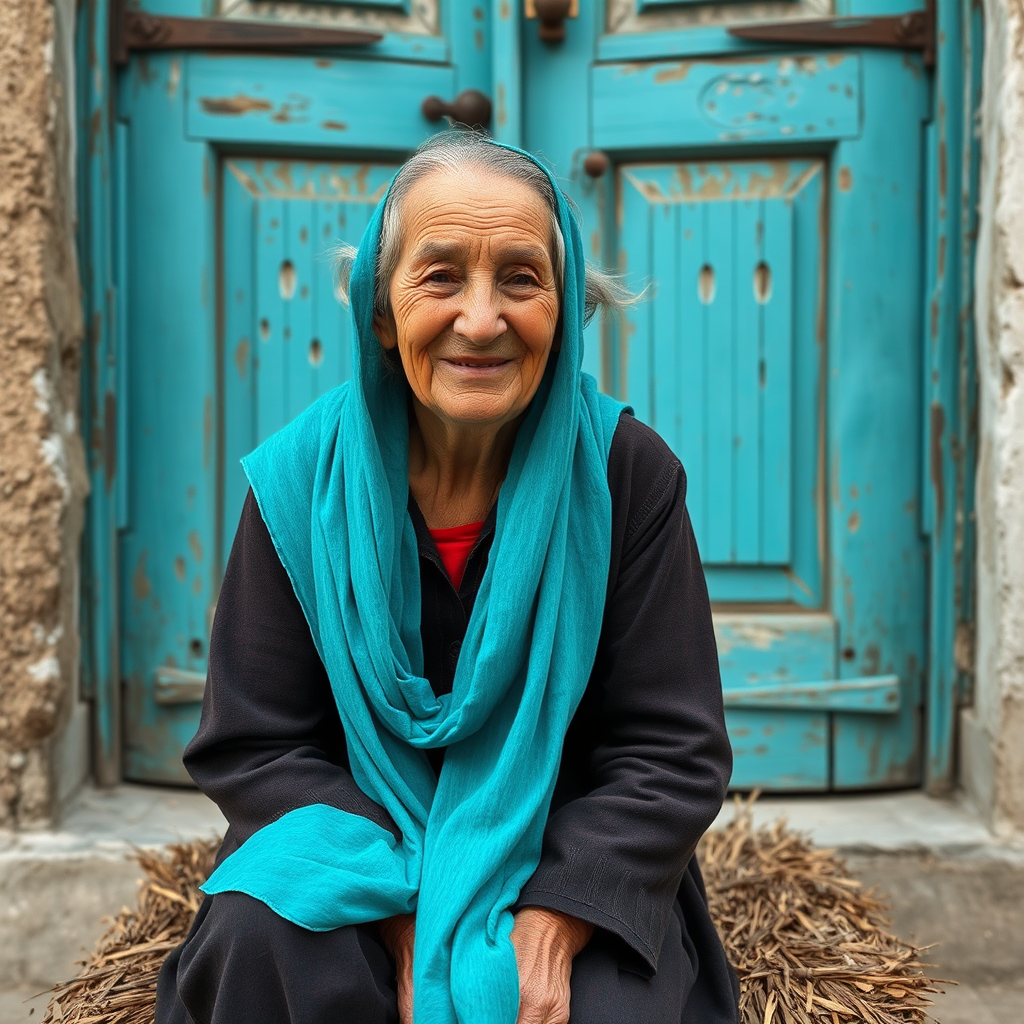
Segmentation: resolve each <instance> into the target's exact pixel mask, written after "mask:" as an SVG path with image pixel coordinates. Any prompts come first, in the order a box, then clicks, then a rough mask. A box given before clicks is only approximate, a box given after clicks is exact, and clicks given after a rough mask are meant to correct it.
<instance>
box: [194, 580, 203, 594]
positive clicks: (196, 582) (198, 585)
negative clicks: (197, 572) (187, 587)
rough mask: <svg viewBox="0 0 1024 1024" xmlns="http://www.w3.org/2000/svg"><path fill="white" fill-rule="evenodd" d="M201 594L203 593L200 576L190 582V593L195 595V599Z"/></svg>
mask: <svg viewBox="0 0 1024 1024" xmlns="http://www.w3.org/2000/svg"><path fill="white" fill-rule="evenodd" d="M202 592H203V578H202V576H197V577H196V578H195V579H194V580H193V581H192V593H193V594H195V595H196V597H198V596H199V595H200V594H201V593H202Z"/></svg>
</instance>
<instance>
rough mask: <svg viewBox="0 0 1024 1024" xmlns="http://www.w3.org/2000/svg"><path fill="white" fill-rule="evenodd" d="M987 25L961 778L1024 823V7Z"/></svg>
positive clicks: (988, 5)
mask: <svg viewBox="0 0 1024 1024" xmlns="http://www.w3.org/2000/svg"><path fill="white" fill-rule="evenodd" d="M985 22H986V30H985V65H984V93H983V110H982V171H981V190H980V205H981V210H980V213H981V232H980V235H979V239H978V254H977V282H976V284H977V296H978V299H977V309H976V311H975V314H976V322H977V337H978V378H979V391H980V394H979V409H980V423H979V433H980V447H979V453H978V456H979V458H978V480H977V492H976V498H977V529H978V566H977V570H978V576H977V579H978V603H977V634H976V637H977V639H976V643H977V647H976V652H977V653H976V657H977V663H976V666H975V667H976V684H975V701H974V708H973V709H972V710H971V711H970V712H969V713H968V714H967V715H965V717H964V719H963V725H964V729H963V739H964V742H963V746H962V751H961V752H962V779H963V782H964V785H965V786H966V788H967V789H968V790H969V791H970V792H971V793H972V795H973V796H974V797H975V799H976V800H977V802H978V803H979V804H980V805H981V807H982V808H983V809H984V810H985V811H986V812H987V813H988V815H989V817H990V819H991V820H992V822H993V823H994V824H996V825H997V826H999V827H1004V828H1018V829H1024V7H1022V6H1021V4H1020V3H1019V0H986V2H985Z"/></svg>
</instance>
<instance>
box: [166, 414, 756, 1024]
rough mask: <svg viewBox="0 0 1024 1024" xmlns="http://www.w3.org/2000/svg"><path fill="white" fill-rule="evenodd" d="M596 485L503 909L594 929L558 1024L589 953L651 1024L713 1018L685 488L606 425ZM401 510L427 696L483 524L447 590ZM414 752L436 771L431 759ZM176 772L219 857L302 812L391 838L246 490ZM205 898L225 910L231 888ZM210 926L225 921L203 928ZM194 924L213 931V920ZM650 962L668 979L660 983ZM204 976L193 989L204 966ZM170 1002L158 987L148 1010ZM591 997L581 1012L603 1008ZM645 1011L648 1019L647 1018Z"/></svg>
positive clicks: (721, 997) (468, 599)
mask: <svg viewBox="0 0 1024 1024" xmlns="http://www.w3.org/2000/svg"><path fill="white" fill-rule="evenodd" d="M608 482H609V487H610V490H611V495H612V553H611V565H610V570H609V576H608V591H607V599H606V604H605V612H604V619H603V622H602V627H601V634H600V640H599V644H598V651H597V657H596V660H595V663H594V668H593V672H592V674H591V678H590V680H589V682H588V685H587V688H586V692H585V693H584V696H583V699H582V701H581V703H580V706H579V708H578V710H577V712H576V714H575V716H574V718H573V720H572V724H571V725H570V728H569V731H568V733H567V734H566V739H565V746H564V749H563V753H562V760H561V765H560V769H559V774H558V778H557V782H556V787H555V792H554V797H553V799H552V803H551V810H550V814H549V817H548V822H547V826H546V829H545V834H544V847H543V852H542V856H541V860H540V864H539V865H538V867H537V870H536V871H535V872H534V874H533V876H532V878H531V879H530V880H529V881H528V882H527V884H526V886H525V887H524V889H523V891H522V893H521V895H520V899H519V903H518V904H517V907H518V906H524V905H534V906H543V907H549V908H552V909H556V910H561V911H564V912H566V913H568V914H572V915H573V916H575V917H578V918H581V919H583V920H586V921H589V922H591V923H592V924H594V925H595V926H596V929H597V930H596V932H595V938H594V939H593V940H592V941H591V943H590V944H589V945H588V947H587V950H585V951H584V953H582V954H580V957H578V958H577V962H576V964H575V965H574V969H573V1020H574V1022H575V1021H576V1020H577V1018H578V1014H577V1006H580V1007H582V1006H583V1005H584V1002H585V1000H584V998H583V996H582V994H580V993H578V992H577V989H578V987H579V986H581V985H583V984H584V982H585V979H586V977H588V972H590V973H594V972H593V971H591V970H590V968H589V967H588V963H589V961H593V960H602V958H603V960H602V962H606V963H607V964H609V965H611V966H610V968H609V969H610V970H615V969H617V971H618V972H619V973H620V975H621V972H626V974H628V975H632V976H635V979H636V980H635V984H638V985H644V984H646V985H647V986H648V987H649V988H651V989H652V992H654V990H657V991H658V993H660V994H659V995H658V997H657V998H656V999H654V1000H653V1002H652V1004H651V1010H652V1013H653V1015H652V1016H651V1018H650V1019H651V1020H652V1022H653V1024H661V1021H662V1020H664V1021H665V1024H668V1021H669V1020H671V1021H672V1024H676V1022H678V1021H680V1020H681V1019H682V1020H686V1021H691V1020H692V1021H694V1022H697V1021H700V1022H701V1024H732V1022H733V1021H735V1019H736V994H735V978H734V976H733V975H732V973H731V971H730V969H729V968H728V966H727V965H726V963H725V958H724V953H723V951H722V948H721V943H720V941H719V939H718V936H717V934H716V933H715V931H714V927H713V925H712V924H711V921H710V917H709V915H708V911H707V906H706V901H705V898H704V893H703V885H702V882H701V879H700V872H699V869H698V867H697V862H696V858H695V857H694V850H695V848H696V845H697V842H698V840H699V839H700V837H701V836H702V835H703V833H704V832H705V830H706V829H707V828H708V826H709V825H710V824H711V822H712V821H713V820H714V818H715V815H716V814H717V812H718V810H719V808H720V807H721V804H722V800H723V798H724V795H725V790H726V786H727V783H728V781H729V775H730V772H731V768H732V755H731V750H730V746H729V740H728V737H727V735H726V730H725V721H724V714H723V708H722V690H721V681H720V678H719V671H718V657H717V652H716V648H715V639H714V631H713V628H712V622H711V611H710V606H709V603H708V596H707V588H706V586H705V582H704V575H703V571H702V569H701V564H700V559H699V556H698V553H697V547H696V543H695V541H694V537H693V531H692V529H691V526H690V520H689V517H688V515H687V511H686V505H685V497H686V477H685V474H684V472H683V468H682V466H681V465H680V463H679V461H678V460H677V459H676V458H675V456H674V455H673V454H672V453H671V451H670V450H669V449H668V447H667V446H666V445H665V443H664V442H663V441H662V440H661V438H660V437H658V435H657V434H655V433H654V432H653V431H651V430H650V429H649V428H647V427H645V426H644V425H642V424H641V423H639V422H638V421H637V420H635V419H634V418H633V417H631V416H629V415H628V414H624V415H623V416H622V418H621V420H620V423H619V426H618V428H617V429H616V432H615V435H614V438H613V440H612V446H611V452H610V456H609V463H608ZM410 512H411V514H412V517H413V521H414V523H415V525H416V531H417V536H418V539H419V552H420V569H421V590H422V626H421V632H422V637H423V651H424V662H425V672H426V675H427V678H428V679H429V680H430V682H431V684H432V686H433V688H434V690H435V691H436V692H437V693H439V694H440V693H444V692H449V691H450V690H451V686H452V680H453V678H454V672H455V665H456V661H457V658H458V654H459V649H460V646H461V642H462V639H463V637H464V635H465V632H466V626H467V624H468V621H469V616H470V613H471V611H472V607H473V602H474V600H475V597H476V593H477V590H478V588H479V585H480V581H481V579H482V577H483V573H484V569H485V568H486V564H487V557H488V552H489V550H490V546H491V542H492V539H493V530H494V512H493V510H492V513H491V515H490V517H489V518H488V520H487V522H486V523H485V525H484V528H483V531H482V532H481V535H480V539H479V540H478V541H477V543H476V545H475V547H474V549H473V551H472V553H471V555H470V558H469V562H468V564H467V567H466V572H465V575H464V578H463V581H462V584H461V587H460V588H459V590H458V591H456V589H455V588H454V586H453V585H452V583H451V581H450V579H449V577H448V575H447V573H446V571H445V569H444V566H443V563H442V562H441V559H440V556H439V554H438V552H437V548H436V546H435V545H434V542H433V539H432V538H431V536H430V533H429V531H428V529H427V527H426V523H425V522H424V520H423V517H422V515H421V514H420V512H419V509H418V508H417V507H416V506H415V503H414V502H412V501H410ZM431 753H432V754H433V755H434V757H433V762H434V765H435V769H439V767H440V763H441V759H442V758H443V751H432V752H431ZM185 766H186V768H187V769H188V771H189V774H190V775H191V776H192V778H193V779H194V780H195V782H196V784H197V785H198V786H199V788H200V789H201V790H202V791H203V792H205V793H206V794H207V795H209V796H210V797H211V798H212V799H213V800H214V801H215V802H216V803H217V804H218V805H219V806H220V808H221V810H222V811H223V813H224V815H225V817H226V818H227V820H228V823H229V830H228V834H227V836H226V837H225V840H224V845H223V847H222V850H221V854H220V856H221V857H224V856H226V855H227V854H228V853H230V852H231V851H232V850H234V849H236V848H237V847H238V845H239V844H241V843H242V842H244V841H245V840H246V839H247V838H248V837H249V836H251V835H252V834H253V833H254V832H256V831H257V830H258V829H260V828H262V827H264V826H265V825H267V824H269V823H270V822H272V821H274V820H276V819H277V818H279V817H281V816H282V815H283V814H286V813H287V812H288V811H290V810H293V809H294V808H297V807H301V806H305V805H308V804H312V803H325V804H329V805H331V806H334V807H338V808H341V809H342V810H346V811H350V812H353V813H356V814H362V815H364V816H366V817H369V818H371V819H373V820H374V821H376V822H377V823H379V824H380V825H382V826H384V827H385V828H388V829H390V830H391V831H393V832H395V834H396V835H397V834H398V833H397V828H396V826H395V824H394V822H393V821H392V820H391V818H390V816H389V815H388V813H387V812H386V811H385V810H384V808H382V807H380V806H379V805H378V804H376V803H375V802H373V801H372V800H371V799H370V798H369V797H367V796H366V795H365V794H364V793H363V792H362V791H361V790H360V789H359V788H358V786H357V785H356V784H355V782H354V780H353V778H352V776H351V774H350V772H349V769H348V759H347V753H346V746H345V737H344V733H343V730H342V727H341V723H340V721H339V718H338V714H337V711H336V709H335V705H334V701H333V698H332V696H331V692H330V688H329V684H328V679H327V674H326V671H325V669H324V666H323V663H322V662H321V660H320V657H319V655H318V654H317V651H316V647H315V646H314V643H313V639H312V637H311V635H310V632H309V627H308V626H307V624H306V620H305V617H304V615H303V613H302V610H301V608H300V606H299V603H298V600H297V599H296V597H295V595H294V592H293V590H292V587H291V584H290V582H289V580H288V576H287V574H286V573H285V571H284V568H283V566H282V565H281V562H280V560H279V558H278V556H277V554H276V551H275V550H274V546H273V542H272V541H271V539H270V535H269V533H268V531H267V528H266V526H265V524H264V523H263V520H262V518H261V516H260V512H259V509H258V506H257V505H256V502H255V500H254V498H253V496H252V494H251V493H250V494H249V496H248V497H247V499H246V503H245V508H244V510H243V512H242V518H241V522H240V524H239V528H238V532H237V535H236V537H235V542H234V545H233V547H232V551H231V556H230V559H229V561H228V566H227V570H226V572H225V575H224V584H223V589H222V591H221V595H220V599H219V601H218V606H217V615H216V619H215V622H214V626H213V634H212V639H211V642H210V672H209V681H208V684H207V689H206V696H205V699H204V702H203V714H202V722H201V724H200V727H199V731H198V733H197V734H196V737H195V738H194V739H193V741H192V742H191V743H190V744H189V746H188V749H187V750H186V752H185ZM224 895H227V896H231V897H234V903H233V904H232V905H234V904H235V903H237V896H238V894H224ZM218 899H219V900H221V902H222V904H223V905H224V906H225V907H226V906H227V905H228V901H226V900H223V899H222V897H215V898H214V900H213V902H216V900H218ZM243 899H247V897H243ZM210 902H211V901H210V900H208V901H207V903H210ZM513 909H516V908H513ZM208 912H209V908H208V907H207V908H204V912H201V914H200V917H201V918H203V917H204V916H207V915H208ZM256 912H257V913H258V912H259V911H256ZM271 916H272V915H271ZM221 917H223V914H222V915H221ZM211 920H212V919H211ZM285 924H287V923H286V922H282V926H283V925H285ZM216 927H218V928H220V929H221V931H224V930H225V929H226V931H227V932H230V931H231V930H232V928H233V927H234V926H233V925H231V924H230V921H228V922H227V923H225V922H224V921H223V920H222V921H221V922H220V923H219V924H218V925H217V926H216ZM275 927H277V926H276V925H275ZM294 927H295V926H288V928H289V929H290V928H294ZM206 928H207V931H209V932H211V934H212V931H213V930H214V925H212V924H209V923H208V924H207V925H206ZM201 930H202V929H198V931H201ZM250 930H251V929H250ZM196 933H197V929H193V935H195V934H196ZM282 934H291V932H289V931H288V929H284V931H283V933H282ZM326 934H328V935H330V934H332V933H326ZM361 934H363V933H361ZM189 941H190V942H192V941H193V939H192V938H191V937H190V940H189ZM197 941H198V940H197ZM209 941H210V940H209V939H207V942H206V944H207V945H209ZM225 941H227V940H225ZM280 941H288V942H290V941H292V940H283V939H282V940H280ZM295 941H299V940H298V937H296V940H295ZM301 941H305V937H303V938H302V940H301ZM363 944H364V945H365V941H364V943H363ZM680 945H681V947H682V948H681V949H680V948H679V946H680ZM669 947H672V948H671V949H669ZM179 953H180V951H179ZM275 955H276V956H277V957H278V959H281V955H282V954H281V952H280V951H278V952H277V953H276V954H275ZM587 958H589V961H588V959H587ZM215 959H217V958H215ZM287 959H288V958H287V957H284V959H283V960H282V963H283V962H285V961H287ZM660 960H665V961H670V962H671V963H672V965H673V967H672V969H671V970H670V971H667V972H666V971H664V970H663V971H659V970H658V968H659V961H660ZM217 962H218V963H220V959H217ZM305 962H306V963H307V965H308V960H307V961H305ZM169 966H170V965H169ZM336 967H337V965H336V964H335V969H334V970H332V974H335V976H336V973H337V971H336ZM307 970H308V967H307ZM655 972H658V973H657V975H655ZM168 973H172V971H171V970H169V971H165V974H168ZM605 973H606V974H607V971H605ZM600 974H601V971H600V970H597V972H596V975H595V976H597V975H600ZM666 974H668V975H671V977H668V976H666ZM203 977H204V978H205V979H206V980H205V981H204V985H206V986H207V987H209V986H210V985H211V984H212V982H211V981H210V980H209V977H210V971H209V970H205V971H204V972H203ZM225 984H226V982H225ZM595 984H596V985H597V986H598V987H599V988H600V987H601V982H599V981H598V982H595ZM180 987H181V979H179V988H180ZM170 989H171V985H170V982H169V981H168V979H167V978H166V977H165V978H163V979H162V984H161V991H162V993H164V995H163V996H162V999H163V1000H164V1002H165V1004H166V1002H167V999H168V998H169V997H168V996H167V994H166V993H167V992H168V991H170ZM594 996H595V998H594V1000H592V1001H593V1002H594V1005H596V1006H602V1005H609V1004H608V1002H607V999H606V998H605V997H604V996H601V997H597V994H596V993H595V994H594ZM587 1001H590V1000H587ZM288 1002H289V1001H288V1000H287V999H284V1000H283V1001H282V1005H285V1004H287V1003H288ZM684 1003H685V1010H684V1011H683V1014H682V1017H680V1016H678V1015H677V1014H678V1011H679V1008H680V1007H681V1006H682V1005H683V1004H684ZM655 1004H657V1006H658V1007H664V1008H667V1009H663V1010H660V1011H655ZM263 1005H267V1004H263ZM630 1005H631V1006H632V1005H633V1004H632V1003H630ZM672 1007H675V1008H674V1009H673V1008H672ZM292 1013H294V1011H292ZM659 1014H660V1015H659ZM261 1017H263V1015H261ZM160 1019H161V1018H160V1017H158V1020H160ZM163 1019H166V1020H170V1019H171V1018H170V1017H167V1016H166V1015H165V1017H164V1018H163ZM210 1019H211V1020H214V1019H216V1018H215V1016H211V1017H210ZM224 1019H225V1020H227V1019H229V1018H224ZM264 1019H266V1020H268V1021H269V1020H271V1019H272V1018H271V1017H269V1016H268V1017H264ZM273 1019H276V1018H273ZM284 1019H285V1020H287V1019H288V1018H287V1017H285V1018H284ZM292 1019H296V1020H297V1018H294V1016H293V1017H292ZM609 1019H611V1018H609ZM633 1019H640V1018H639V1017H636V1018H633ZM645 1019H646V1018H645ZM197 1024H204V1022H203V1021H200V1020H198V1018H197ZM427 1024H429V1022H427ZM584 1024H589V1021H586V1022H584Z"/></svg>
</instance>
